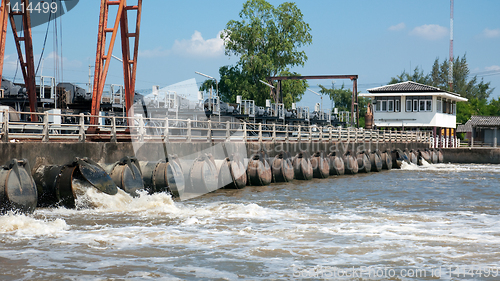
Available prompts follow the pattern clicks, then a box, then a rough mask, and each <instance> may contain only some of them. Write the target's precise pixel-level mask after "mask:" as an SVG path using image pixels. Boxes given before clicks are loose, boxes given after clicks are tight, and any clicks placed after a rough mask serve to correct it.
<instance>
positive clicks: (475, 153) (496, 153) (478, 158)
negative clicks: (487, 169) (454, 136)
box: [442, 147, 500, 164]
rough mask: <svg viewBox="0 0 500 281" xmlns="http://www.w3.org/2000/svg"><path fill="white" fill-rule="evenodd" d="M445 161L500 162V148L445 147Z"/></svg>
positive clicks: (467, 162)
mask: <svg viewBox="0 0 500 281" xmlns="http://www.w3.org/2000/svg"><path fill="white" fill-rule="evenodd" d="M442 151H443V162H444V163H463V164H473V163H474V164H500V148H492V147H474V148H471V147H465V148H443V149H442Z"/></svg>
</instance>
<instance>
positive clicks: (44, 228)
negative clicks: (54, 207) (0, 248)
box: [0, 212, 69, 237]
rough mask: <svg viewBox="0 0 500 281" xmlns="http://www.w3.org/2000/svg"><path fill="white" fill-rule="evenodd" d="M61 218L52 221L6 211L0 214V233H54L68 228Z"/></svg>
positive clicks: (23, 234) (30, 234)
mask: <svg viewBox="0 0 500 281" xmlns="http://www.w3.org/2000/svg"><path fill="white" fill-rule="evenodd" d="M68 228H69V227H68V225H67V224H66V221H64V220H63V219H59V218H58V219H55V220H52V221H49V220H45V219H36V218H33V217H30V216H27V215H24V214H16V213H12V212H10V213H8V214H6V215H3V216H0V234H7V233H8V234H14V235H15V236H17V237H26V236H27V237H33V236H41V235H54V234H57V233H59V232H62V231H64V230H68Z"/></svg>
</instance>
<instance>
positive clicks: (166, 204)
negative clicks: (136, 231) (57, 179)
mask: <svg viewBox="0 0 500 281" xmlns="http://www.w3.org/2000/svg"><path fill="white" fill-rule="evenodd" d="M74 187H75V189H76V192H75V193H76V194H77V200H76V206H77V209H78V210H85V209H94V211H98V212H131V213H133V212H144V211H148V210H149V211H154V212H161V211H163V212H169V211H173V212H176V211H177V208H176V206H175V204H174V202H173V200H172V196H171V195H170V194H167V193H157V194H153V195H148V194H147V192H145V191H140V192H138V194H139V196H138V197H132V196H131V195H130V194H128V193H126V192H125V191H123V190H122V189H118V193H117V194H116V195H109V194H106V193H103V192H101V191H99V190H98V189H96V188H94V187H92V186H91V185H90V184H88V183H85V182H74Z"/></svg>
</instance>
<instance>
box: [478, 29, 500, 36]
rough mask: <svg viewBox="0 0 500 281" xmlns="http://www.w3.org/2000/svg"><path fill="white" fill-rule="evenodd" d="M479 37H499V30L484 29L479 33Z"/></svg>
mask: <svg viewBox="0 0 500 281" xmlns="http://www.w3.org/2000/svg"><path fill="white" fill-rule="evenodd" d="M481 35H482V36H483V37H486V38H495V37H500V28H497V29H489V28H485V29H484V30H483V32H482V33H481Z"/></svg>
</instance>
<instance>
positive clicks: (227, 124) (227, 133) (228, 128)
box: [226, 121, 231, 141]
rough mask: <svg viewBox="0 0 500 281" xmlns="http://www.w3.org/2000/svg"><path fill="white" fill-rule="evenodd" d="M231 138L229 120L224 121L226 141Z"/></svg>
mask: <svg viewBox="0 0 500 281" xmlns="http://www.w3.org/2000/svg"><path fill="white" fill-rule="evenodd" d="M230 139H231V124H230V123H229V121H226V141H229V140H230Z"/></svg>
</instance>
